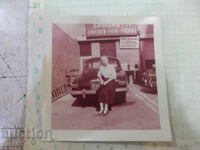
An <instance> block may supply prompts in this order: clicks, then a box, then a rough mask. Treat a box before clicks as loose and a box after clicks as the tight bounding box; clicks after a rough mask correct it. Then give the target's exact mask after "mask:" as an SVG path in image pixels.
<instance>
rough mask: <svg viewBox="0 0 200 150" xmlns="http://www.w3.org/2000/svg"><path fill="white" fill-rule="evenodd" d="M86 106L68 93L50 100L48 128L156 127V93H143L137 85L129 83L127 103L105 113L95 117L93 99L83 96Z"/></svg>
mask: <svg viewBox="0 0 200 150" xmlns="http://www.w3.org/2000/svg"><path fill="white" fill-rule="evenodd" d="M85 101H87V105H86V106H85V107H82V105H81V103H80V102H79V101H77V100H76V99H75V98H73V97H72V96H70V95H65V96H64V97H62V98H60V99H58V100H56V101H55V102H53V103H52V127H53V129H57V130H70V129H71V130H72V129H73V130H104V129H105V130H107V129H108V130H109V129H116V130H118V129H133V130H148V129H149V130H151V129H159V128H160V123H159V114H158V106H157V96H156V95H155V94H145V93H143V92H142V91H141V87H139V86H133V85H132V86H129V91H128V92H127V102H126V103H124V104H122V105H116V106H113V107H112V110H111V111H110V112H109V114H108V115H106V116H99V115H98V111H97V110H96V108H95V107H93V105H92V104H91V105H90V103H92V101H95V99H92V98H89V99H85Z"/></svg>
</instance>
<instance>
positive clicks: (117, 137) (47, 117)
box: [41, 16, 172, 142]
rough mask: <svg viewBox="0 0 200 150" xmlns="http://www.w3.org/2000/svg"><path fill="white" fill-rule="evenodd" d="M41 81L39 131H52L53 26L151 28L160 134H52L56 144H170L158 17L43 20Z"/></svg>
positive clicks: (119, 132) (108, 132)
mask: <svg viewBox="0 0 200 150" xmlns="http://www.w3.org/2000/svg"><path fill="white" fill-rule="evenodd" d="M45 18H46V19H45V21H44V24H43V25H44V28H45V48H44V53H43V77H42V92H41V93H42V128H43V129H45V130H47V129H48V130H52V127H51V126H52V113H51V103H52V102H51V84H52V83H51V82H52V81H51V77H52V70H51V69H52V67H51V66H52V25H53V23H57V24H59V23H60V24H61V23H62V24H101V23H102V24H105V23H106V24H117V23H120V24H122V23H123V24H153V26H154V33H153V34H154V51H155V62H156V75H157V85H158V86H157V90H158V103H159V117H160V129H159V130H52V135H53V139H54V140H55V141H122V142H123V141H166V142H167V141H171V140H172V135H171V128H170V119H169V110H168V101H167V86H166V77H165V69H164V62H163V60H164V58H163V50H162V33H161V19H160V18H158V17H125V16H121V17H112V16H106V17H103V16H101V17H99V16H93V17H91V16H65V17H60V16H46V17H45Z"/></svg>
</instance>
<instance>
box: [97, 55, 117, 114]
mask: <svg viewBox="0 0 200 150" xmlns="http://www.w3.org/2000/svg"><path fill="white" fill-rule="evenodd" d="M97 76H98V78H99V79H100V82H101V85H100V87H99V89H98V92H97V94H98V102H99V105H100V111H99V114H103V115H107V114H108V111H109V107H110V106H111V105H112V104H113V103H114V98H115V89H116V81H115V79H116V78H117V74H116V71H115V67H114V66H113V65H111V64H109V62H108V57H106V56H102V57H101V65H100V68H99V71H98V74H97Z"/></svg>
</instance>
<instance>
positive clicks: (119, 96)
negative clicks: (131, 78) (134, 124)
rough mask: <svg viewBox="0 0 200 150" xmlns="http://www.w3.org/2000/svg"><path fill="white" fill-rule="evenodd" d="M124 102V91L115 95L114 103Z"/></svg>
mask: <svg viewBox="0 0 200 150" xmlns="http://www.w3.org/2000/svg"><path fill="white" fill-rule="evenodd" d="M123 103H126V92H120V93H117V95H116V104H123Z"/></svg>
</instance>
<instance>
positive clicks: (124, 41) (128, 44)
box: [120, 36, 139, 48]
mask: <svg viewBox="0 0 200 150" xmlns="http://www.w3.org/2000/svg"><path fill="white" fill-rule="evenodd" d="M120 48H139V37H138V36H135V37H120Z"/></svg>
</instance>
